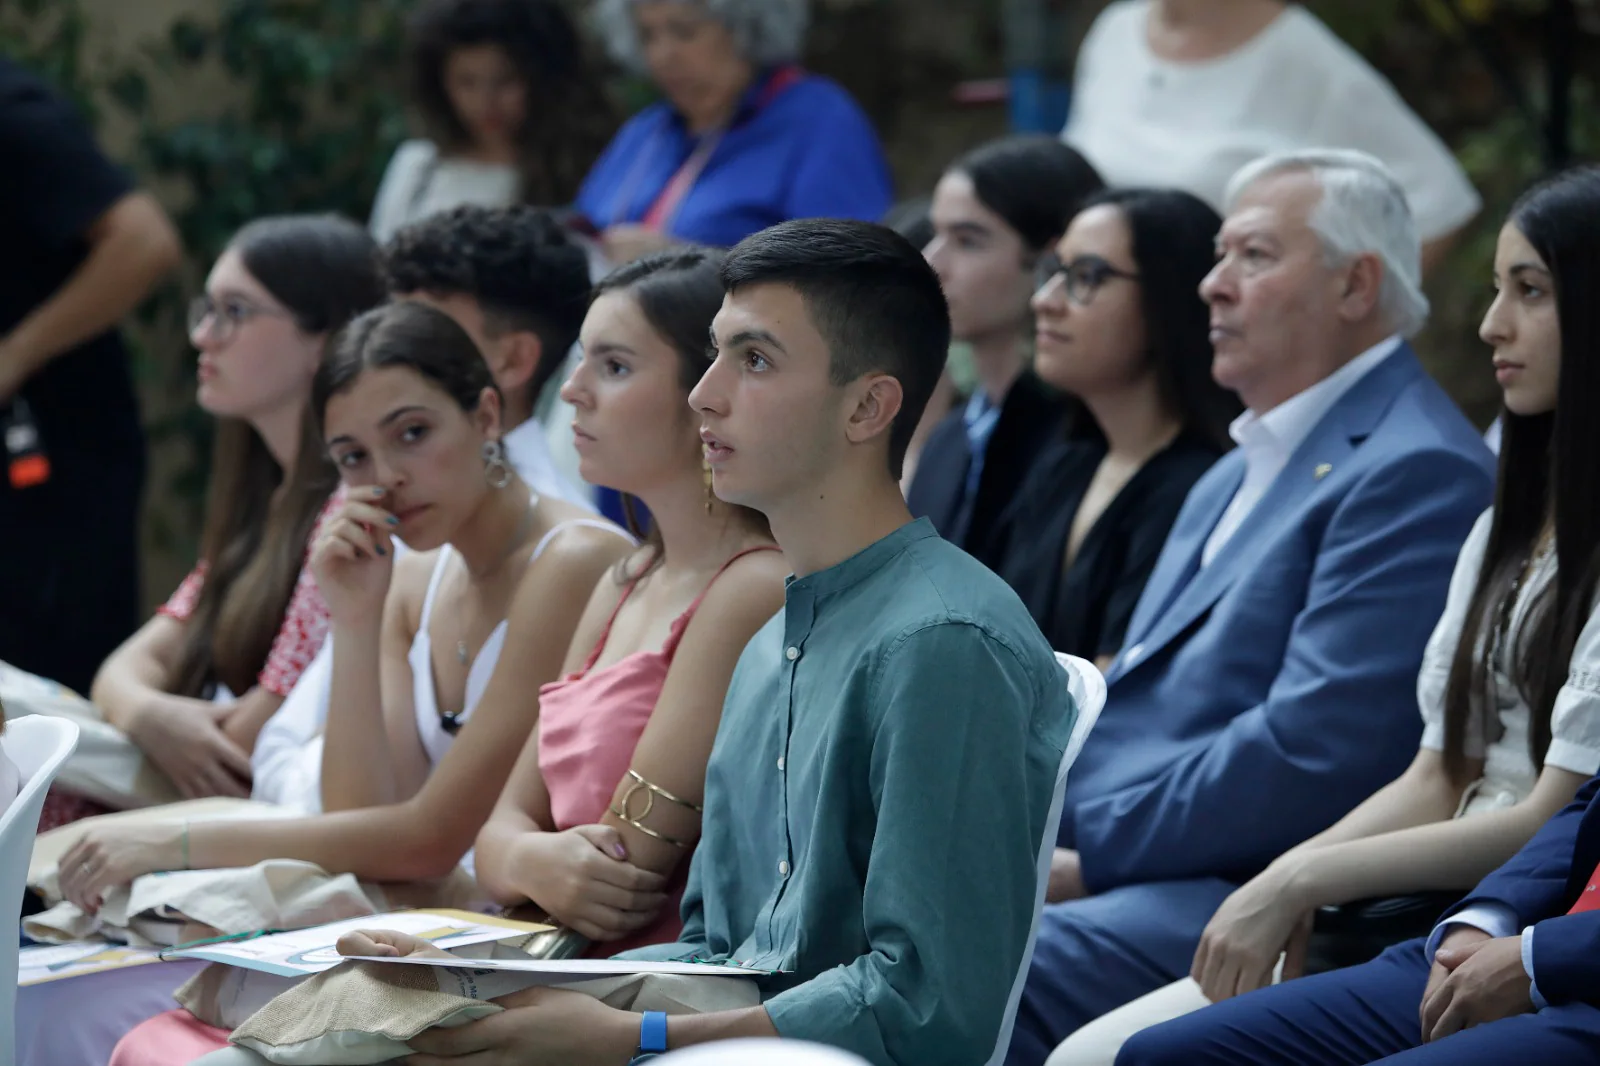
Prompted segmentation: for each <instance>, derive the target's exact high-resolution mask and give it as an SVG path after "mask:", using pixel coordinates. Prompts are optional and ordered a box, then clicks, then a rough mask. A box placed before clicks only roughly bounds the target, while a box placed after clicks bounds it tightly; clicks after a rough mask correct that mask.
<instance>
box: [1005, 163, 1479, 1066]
mask: <svg viewBox="0 0 1600 1066" xmlns="http://www.w3.org/2000/svg"><path fill="white" fill-rule="evenodd" d="M1227 201H1228V202H1227V217H1226V220H1225V221H1224V223H1223V226H1222V230H1221V232H1220V233H1219V235H1218V237H1217V265H1216V267H1215V268H1214V269H1213V270H1212V272H1211V273H1210V275H1209V276H1207V278H1206V279H1205V281H1204V282H1203V283H1202V285H1201V288H1200V295H1201V297H1203V298H1204V299H1205V300H1206V302H1207V303H1208V304H1210V306H1211V326H1212V331H1211V333H1212V344H1213V346H1214V348H1215V358H1214V363H1213V374H1214V376H1215V378H1216V380H1217V381H1218V382H1220V383H1221V384H1223V385H1225V386H1227V387H1229V388H1231V389H1234V390H1236V391H1237V392H1238V393H1239V395H1240V397H1241V398H1242V399H1243V400H1244V402H1245V405H1246V407H1247V408H1248V410H1247V411H1246V412H1245V413H1244V414H1243V415H1242V416H1240V418H1239V419H1238V420H1237V421H1236V422H1235V423H1234V425H1233V427H1232V433H1233V437H1234V439H1235V440H1236V441H1237V442H1238V444H1239V447H1238V448H1237V449H1236V450H1235V451H1234V452H1233V453H1231V454H1230V455H1228V456H1227V457H1225V458H1224V459H1222V460H1220V461H1219V462H1218V463H1217V465H1216V466H1215V467H1213V468H1212V469H1211V471H1210V472H1209V473H1207V474H1206V476H1205V477H1204V478H1202V479H1201V481H1200V482H1199V483H1198V484H1197V485H1196V486H1195V488H1194V490H1193V491H1192V492H1191V493H1190V494H1189V498H1188V500H1187V501H1186V503H1185V504H1184V508H1183V511H1182V512H1181V514H1180V515H1179V516H1178V520H1177V523H1176V524H1175V525H1174V527H1173V530H1172V534H1171V536H1170V537H1169V539H1168V541H1167V544H1166V547H1165V549H1164V550H1163V552H1162V555H1161V558H1160V560H1159V561H1158V562H1157V564H1156V568H1155V571H1154V572H1153V573H1152V575H1151V577H1150V580H1149V583H1148V584H1147V585H1146V586H1145V590H1144V594H1143V596H1142V597H1141V599H1140V602H1139V606H1138V608H1137V609H1136V611H1135V613H1134V616H1133V620H1132V623H1131V624H1130V626H1129V629H1128V636H1127V640H1126V645H1125V647H1124V649H1123V651H1122V653H1121V654H1120V655H1119V656H1118V658H1117V659H1116V661H1115V662H1114V663H1113V664H1112V665H1111V668H1110V669H1109V671H1108V672H1107V681H1108V683H1109V686H1110V691H1109V698H1108V701H1107V705H1106V708H1105V713H1104V714H1103V715H1102V716H1101V718H1100V721H1099V723H1098V725H1097V726H1096V728H1095V731H1094V733H1093V734H1092V735H1091V736H1090V738H1089V741H1088V744H1087V746H1086V747H1085V748H1084V751H1083V754H1082V756H1081V757H1080V758H1079V760H1078V762H1077V764H1076V765H1075V766H1074V768H1073V771H1072V776H1071V778H1070V779H1069V781H1068V788H1067V798H1066V806H1065V809H1064V813H1063V816H1062V824H1061V829H1060V834H1059V837H1058V845H1059V846H1058V847H1057V850H1056V855H1055V860H1054V866H1053V870H1052V877H1051V885H1050V892H1049V896H1048V899H1049V901H1050V903H1051V905H1050V906H1048V907H1047V908H1046V910H1045V914H1044V917H1043V919H1042V923H1041V926H1040V930H1039V938H1038V946H1037V949H1036V951H1035V955H1034V959H1033V964H1032V970H1031V972H1030V974H1029V978H1028V983H1027V988H1026V990H1025V991H1024V993H1023V999H1022V1004H1021V1009H1020V1011H1019V1013H1018V1016H1017V1023H1016V1031H1015V1036H1014V1038H1013V1042H1012V1046H1011V1054H1010V1057H1009V1060H1008V1061H1009V1063H1010V1064H1011V1066H1038V1064H1039V1063H1042V1062H1043V1061H1044V1060H1045V1057H1046V1056H1047V1055H1048V1054H1049V1053H1050V1051H1051V1049H1052V1048H1054V1047H1055V1046H1056V1044H1057V1043H1059V1042H1060V1041H1061V1040H1063V1039H1064V1038H1065V1037H1067V1036H1068V1035H1070V1034H1071V1033H1072V1032H1074V1031H1075V1030H1076V1029H1078V1028H1079V1027H1080V1026H1083V1025H1084V1024H1086V1023H1088V1022H1089V1021H1091V1020H1093V1019H1094V1018H1096V1017H1098V1016H1100V1015H1102V1014H1104V1013H1106V1012H1108V1011H1110V1010H1112V1009H1114V1008H1116V1007H1118V1006H1121V1005H1122V1004H1124V1003H1127V1002H1129V1001H1130V1000H1132V999H1134V998H1136V997H1138V996H1141V995H1143V994H1145V993H1147V992H1150V991H1153V990H1154V989H1156V988H1159V987H1161V986H1163V985H1165V984H1167V983H1168V982H1171V981H1173V980H1175V979H1177V978H1179V977H1182V976H1183V975H1185V974H1187V973H1188V971H1189V967H1190V962H1191V960H1192V959H1193V957H1194V952H1195V948H1196V946H1197V943H1198V941H1199V937H1200V933H1201V931H1202V929H1203V928H1204V927H1205V924H1206V921H1207V920H1208V919H1209V918H1210V917H1211V915H1212V913H1213V911H1215V909H1216V907H1217V906H1218V905H1219V904H1220V903H1221V902H1222V900H1223V899H1224V898H1226V897H1227V895H1228V894H1229V893H1230V892H1232V891H1233V889H1234V888H1236V887H1237V886H1238V885H1239V884H1240V883H1241V882H1242V881H1243V880H1244V879H1247V878H1249V877H1250V876H1252V875H1254V874H1255V873H1257V872H1259V871H1260V870H1262V869H1263V868H1264V867H1265V866H1266V865H1267V864H1268V863H1269V862H1271V861H1272V860H1273V859H1274V858H1276V857H1277V856H1278V855H1279V854H1281V853H1282V852H1284V851H1285V850H1287V849H1288V848H1290V847H1292V846H1294V845H1295V844H1297V843H1299V842H1300V841H1302V840H1305V839H1306V838H1308V837H1310V836H1312V835H1313V834H1315V833H1317V832H1320V831H1321V830H1323V829H1325V828H1327V827H1328V826H1329V825H1331V824H1332V823H1333V822H1335V821H1336V820H1338V819H1339V818H1340V817H1341V816H1342V815H1344V814H1345V813H1346V812H1348V811H1349V810H1350V809H1351V808H1353V807H1354V806H1355V805H1356V804H1357V803H1359V802H1360V801H1361V800H1362V799H1364V798H1366V796H1367V795H1368V794H1370V793H1371V792H1373V791H1374V790H1376V789H1377V788H1379V787H1380V786H1382V785H1383V784H1385V783H1386V782H1388V781H1390V780H1391V779H1393V778H1394V777H1395V776H1397V775H1398V774H1399V773H1400V771H1401V770H1403V769H1404V768H1405V765H1406V763H1407V762H1408V761H1409V760H1410V758H1411V756H1412V754H1413V753H1414V752H1415V751H1416V746H1417V740H1418V736H1419V734H1420V731H1421V720H1420V717H1419V716H1418V714H1417V711H1416V706H1415V699H1414V695H1413V693H1414V691H1415V685H1416V675H1417V670H1418V667H1419V664H1420V663H1421V660H1422V651H1423V646H1424V645H1425V644H1426V642H1427V639H1428V635H1429V633H1430V632H1431V631H1432V629H1433V626H1434V623H1435V622H1436V621H1437V620H1438V616H1439V612H1440V610H1441V609H1442V608H1443V605H1444V598H1445V590H1446V587H1447V585H1448V583H1449V579H1450V574H1451V571H1452V568H1453V566H1454V563H1455V558H1456V553H1457V551H1458V549H1459V548H1460V546H1461V543H1462V541H1463V540H1464V539H1465V537H1466V535H1467V531H1468V530H1469V529H1470V527H1471V525H1472V523H1473V520H1474V519H1475V518H1476V517H1477V515H1478V513H1479V512H1480V511H1481V510H1482V509H1483V508H1484V507H1485V506H1486V505H1487V504H1488V503H1489V499H1490V492H1491V487H1492V482H1493V476H1492V472H1491V460H1490V455H1489V452H1488V450H1487V449H1486V448H1485V447H1484V445H1483V442H1482V441H1481V440H1480V439H1479V437H1478V435H1477V433H1476V432H1475V431H1474V430H1473V428H1472V426H1471V425H1470V424H1468V422H1467V421H1466V419H1465V418H1464V417H1462V415H1461V413H1460V412H1459V411H1458V410H1457V408H1456V407H1455V405H1454V404H1453V403H1452V402H1451V401H1450V399H1449V398H1448V397H1447V396H1446V395H1445V394H1444V393H1443V392H1442V391H1441V390H1440V389H1439V387H1438V386H1437V385H1435V384H1434V383H1433V381H1432V380H1430V379H1429V377H1428V376H1427V374H1426V373H1425V372H1424V370H1423V369H1422V366H1421V365H1420V364H1419V363H1418V361H1417V358H1416V356H1415V354H1414V353H1413V352H1412V350H1411V347H1410V345H1409V344H1408V343H1407V341H1406V338H1407V337H1409V336H1410V335H1412V334H1413V333H1415V332H1416V331H1417V330H1418V329H1419V328H1420V327H1421V326H1422V324H1423V323H1424V322H1425V320H1426V318H1427V311H1428V304H1427V300H1426V298H1424V297H1423V295H1422V293H1421V291H1420V289H1419V286H1418V277H1419V275H1420V254H1421V252H1420V246H1419V242H1418V239H1417V233H1416V227H1415V224H1414V223H1413V221H1412V218H1411V214H1410V211H1409V209H1408V208H1407V206H1406V200H1405V194H1404V193H1403V191H1402V190H1401V188H1400V186H1399V185H1398V184H1397V183H1396V181H1395V179H1394V178H1393V176H1392V175H1390V174H1389V172H1388V171H1387V170H1386V169H1385V168H1384V166H1383V164H1381V163H1379V162H1378V161H1377V160H1376V159H1373V158H1372V157H1370V156H1367V155H1365V154H1363V153H1359V152H1349V151H1312V152H1297V153H1290V154H1283V155H1277V156H1271V157H1267V158H1264V159H1262V160H1260V161H1258V162H1256V163H1254V164H1252V165H1250V166H1248V167H1246V168H1245V169H1244V170H1242V171H1241V172H1240V173H1239V174H1238V175H1237V176H1236V177H1235V178H1234V180H1233V182H1232V184H1231V187H1230V189H1229V193H1228V197H1227Z"/></svg>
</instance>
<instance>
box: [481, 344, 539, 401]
mask: <svg viewBox="0 0 1600 1066" xmlns="http://www.w3.org/2000/svg"><path fill="white" fill-rule="evenodd" d="M495 347H496V348H497V349H498V351H497V352H496V353H495V355H496V357H497V359H496V361H497V362H498V363H499V365H498V366H491V367H490V368H489V370H490V372H492V373H493V374H494V380H495V383H496V384H498V385H499V386H500V391H501V392H503V393H505V394H506V395H507V396H520V395H522V394H523V393H525V392H527V391H528V383H529V382H530V381H532V380H533V377H534V375H535V374H537V373H538V372H539V361H540V360H541V359H542V358H543V357H544V342H543V341H541V340H540V339H539V335H538V334H537V333H533V332H532V331H530V330H524V329H518V330H508V331H506V332H505V333H503V334H502V335H501V336H500V343H499V344H497V345H496V346H495Z"/></svg>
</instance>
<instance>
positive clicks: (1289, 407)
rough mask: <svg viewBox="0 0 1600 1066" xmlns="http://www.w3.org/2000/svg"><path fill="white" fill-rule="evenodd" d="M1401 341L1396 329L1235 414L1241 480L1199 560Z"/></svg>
mask: <svg viewBox="0 0 1600 1066" xmlns="http://www.w3.org/2000/svg"><path fill="white" fill-rule="evenodd" d="M1400 345H1401V338H1400V337H1399V336H1398V335H1395V336H1391V337H1388V338H1385V339H1384V340H1381V341H1379V342H1378V343H1377V344H1374V345H1373V346H1372V347H1371V348H1368V349H1367V350H1366V351H1364V352H1362V353H1361V354H1360V355H1358V356H1356V357H1355V358H1354V359H1352V360H1350V361H1349V362H1348V363H1346V364H1345V365H1344V366H1342V367H1340V368H1339V369H1338V370H1335V371H1334V372H1333V373H1332V374H1329V375H1328V376H1327V377H1325V378H1323V379H1322V380H1321V381H1319V382H1317V383H1316V384H1315V385H1313V386H1311V387H1310V388H1309V389H1306V390H1305V391H1304V392H1300V393H1297V394H1296V395H1294V396H1291V397H1290V398H1289V399H1287V400H1285V401H1283V402H1282V403H1280V404H1279V405H1278V406H1276V407H1274V408H1273V409H1272V410H1270V411H1268V412H1266V413H1265V414H1259V415H1258V414H1256V413H1255V412H1254V411H1246V412H1245V413H1244V414H1242V415H1240V416H1239V417H1238V418H1236V419H1234V420H1233V424H1232V425H1231V426H1229V427H1228V435H1229V436H1231V437H1232V438H1233V441H1234V443H1235V444H1237V445H1238V446H1239V450H1240V451H1241V452H1243V453H1244V462H1245V468H1244V481H1242V482H1240V484H1239V491H1238V492H1236V493H1234V494H1233V500H1232V501H1231V502H1230V503H1229V504H1228V509H1227V510H1226V511H1224V512H1222V518H1221V519H1219V520H1218V522H1217V528H1215V529H1213V530H1212V531H1211V536H1210V537H1208V538H1206V546H1205V548H1204V549H1203V550H1202V551H1201V553H1200V565H1201V566H1210V565H1211V560H1213V559H1215V558H1216V557H1217V553H1218V552H1220V551H1221V550H1222V546H1223V545H1224V544H1227V543H1228V541H1229V540H1231V539H1232V538H1233V535H1234V534H1235V533H1237V532H1238V531H1239V527H1240V526H1241V525H1243V524H1244V520H1245V519H1246V518H1248V517H1249V515H1250V512H1251V511H1253V510H1254V509H1255V506H1256V504H1258V503H1260V502H1261V497H1263V496H1265V495H1266V494H1267V489H1269V488H1271V487H1272V482H1273V481H1274V480H1275V479H1276V478H1277V476H1278V475H1279V474H1280V473H1281V472H1282V471H1283V468H1284V467H1285V466H1287V465H1288V464H1289V457H1290V456H1292V455H1293V454H1294V451H1295V449H1296V448H1298V447H1300V445H1301V443H1302V442H1303V441H1304V440H1305V439H1306V437H1308V436H1310V434H1311V431H1312V430H1313V429H1315V428H1316V427H1317V423H1318V422H1321V421H1322V419H1323V416H1324V415H1326V414H1327V413H1328V412H1329V411H1330V410H1332V408H1333V405H1334V404H1336V403H1338V402H1339V398H1340V397H1342V396H1343V395H1344V394H1345V393H1347V392H1349V391H1350V389H1351V388H1352V387H1353V386H1354V385H1355V383H1356V382H1358V381H1360V380H1361V379H1362V378H1364V377H1366V376H1367V374H1368V373H1369V372H1370V371H1372V370H1373V369H1374V368H1375V367H1377V365H1378V364H1379V363H1381V362H1383V361H1384V360H1385V359H1387V358H1388V357H1389V356H1391V355H1393V354H1394V353H1395V352H1396V351H1397V350H1398V349H1399V347H1400Z"/></svg>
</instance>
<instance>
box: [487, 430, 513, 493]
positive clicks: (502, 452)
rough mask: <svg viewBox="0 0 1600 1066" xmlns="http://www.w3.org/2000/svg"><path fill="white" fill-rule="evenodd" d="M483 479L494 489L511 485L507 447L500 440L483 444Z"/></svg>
mask: <svg viewBox="0 0 1600 1066" xmlns="http://www.w3.org/2000/svg"><path fill="white" fill-rule="evenodd" d="M483 479H484V480H485V481H487V482H488V483H489V487H490V488H492V489H503V488H505V487H506V486H507V485H509V484H511V464H510V463H508V462H506V446H505V445H504V444H501V443H500V442H499V441H498V440H486V441H484V442H483Z"/></svg>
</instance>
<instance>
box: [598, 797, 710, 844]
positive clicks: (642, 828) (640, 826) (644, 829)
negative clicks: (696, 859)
mask: <svg viewBox="0 0 1600 1066" xmlns="http://www.w3.org/2000/svg"><path fill="white" fill-rule="evenodd" d="M606 809H607V810H609V811H610V812H611V813H612V814H614V815H616V816H617V817H618V818H620V819H622V820H623V821H624V822H627V823H628V824H629V825H631V826H633V827H634V828H635V829H637V830H638V831H639V832H641V833H643V834H644V835H645V836H647V837H654V838H655V839H657V840H659V841H661V842H662V843H664V844H671V845H672V846H673V847H675V848H684V849H685V850H687V849H689V848H692V847H694V842H693V841H688V840H674V839H673V838H672V837H669V836H667V835H666V834H665V833H658V832H656V831H655V830H654V829H651V828H650V827H649V826H647V825H645V824H644V823H642V822H640V821H637V820H635V819H633V818H629V817H628V816H627V815H626V814H624V813H622V812H621V811H620V810H618V809H617V805H616V804H615V803H613V804H612V805H611V806H610V807H608V808H606Z"/></svg>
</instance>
